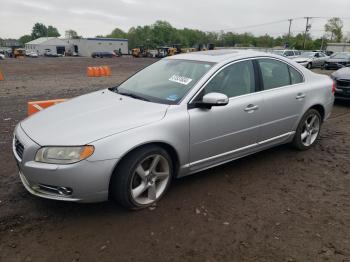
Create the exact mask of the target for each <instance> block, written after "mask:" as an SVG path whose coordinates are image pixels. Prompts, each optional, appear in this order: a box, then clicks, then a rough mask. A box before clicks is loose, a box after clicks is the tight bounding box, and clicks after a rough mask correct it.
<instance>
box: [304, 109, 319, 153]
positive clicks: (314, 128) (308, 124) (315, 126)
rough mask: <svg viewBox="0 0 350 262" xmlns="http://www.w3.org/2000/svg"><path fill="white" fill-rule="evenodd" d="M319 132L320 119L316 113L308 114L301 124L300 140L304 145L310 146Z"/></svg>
mask: <svg viewBox="0 0 350 262" xmlns="http://www.w3.org/2000/svg"><path fill="white" fill-rule="evenodd" d="M319 132H320V119H319V117H318V116H317V115H316V114H311V115H309V116H308V117H307V118H306V120H305V122H304V125H303V128H302V132H301V142H302V144H303V145H304V146H307V147H309V146H311V145H312V144H313V143H314V142H315V140H316V138H317V136H318V133H319Z"/></svg>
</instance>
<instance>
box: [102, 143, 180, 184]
mask: <svg viewBox="0 0 350 262" xmlns="http://www.w3.org/2000/svg"><path fill="white" fill-rule="evenodd" d="M152 145H155V146H159V147H161V148H163V149H164V150H166V151H167V152H168V153H169V155H170V157H171V160H172V161H173V174H174V178H176V177H177V175H176V174H177V173H178V171H179V168H180V158H179V154H178V152H177V150H176V149H175V147H174V146H172V145H171V144H169V143H167V142H164V141H152V142H146V143H143V144H139V145H136V146H134V147H133V148H131V149H130V150H129V151H127V152H125V153H124V154H123V155H122V156H121V157H120V158H119V159H118V161H117V163H116V164H115V166H114V168H113V170H112V173H111V175H110V178H109V188H110V186H111V181H112V177H113V175H114V172H115V171H116V170H117V168H118V166H119V165H120V163H121V162H122V161H123V160H124V159H125V158H126V157H128V156H129V155H130V154H131V153H133V152H135V151H136V150H139V149H141V148H143V147H146V146H152Z"/></svg>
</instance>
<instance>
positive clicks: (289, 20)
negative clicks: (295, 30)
mask: <svg viewBox="0 0 350 262" xmlns="http://www.w3.org/2000/svg"><path fill="white" fill-rule="evenodd" d="M306 18H309V20H311V19H331V18H333V17H331V16H329V17H326V16H308V17H294V18H289V19H282V20H275V21H271V22H266V23H260V24H253V25H247V26H241V27H231V28H226V29H221V30H214V32H219V31H235V30H241V29H249V28H255V27H262V26H267V25H273V24H280V23H287V22H289V23H291V20H292V21H294V20H301V19H306ZM339 18H340V19H342V20H347V19H350V17H339Z"/></svg>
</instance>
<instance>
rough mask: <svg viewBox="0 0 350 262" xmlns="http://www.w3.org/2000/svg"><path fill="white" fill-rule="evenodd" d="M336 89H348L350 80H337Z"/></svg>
mask: <svg viewBox="0 0 350 262" xmlns="http://www.w3.org/2000/svg"><path fill="white" fill-rule="evenodd" d="M337 87H350V80H344V79H340V80H337Z"/></svg>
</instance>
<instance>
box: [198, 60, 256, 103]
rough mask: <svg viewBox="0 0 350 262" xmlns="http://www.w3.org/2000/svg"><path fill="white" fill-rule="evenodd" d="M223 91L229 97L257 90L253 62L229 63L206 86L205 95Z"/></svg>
mask: <svg viewBox="0 0 350 262" xmlns="http://www.w3.org/2000/svg"><path fill="white" fill-rule="evenodd" d="M212 92H215V93H222V94H225V95H227V96H228V97H235V96H240V95H245V94H249V93H254V92H255V79H254V67H253V62H252V61H250V60H248V61H243V62H238V63H235V64H232V65H229V66H227V67H225V68H224V69H222V70H221V71H220V72H219V73H217V74H216V75H215V77H214V78H213V79H212V80H211V81H210V82H209V83H208V84H207V85H206V86H205V88H204V92H203V95H205V94H208V93H212Z"/></svg>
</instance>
